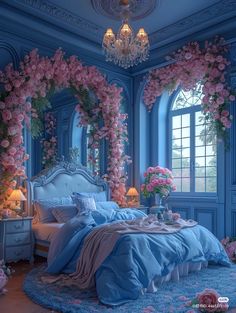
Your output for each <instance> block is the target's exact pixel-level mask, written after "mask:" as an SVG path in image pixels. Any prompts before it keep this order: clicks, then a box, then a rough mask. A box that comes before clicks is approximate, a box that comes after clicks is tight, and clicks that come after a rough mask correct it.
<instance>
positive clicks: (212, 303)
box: [197, 289, 220, 313]
mask: <svg viewBox="0 0 236 313" xmlns="http://www.w3.org/2000/svg"><path fill="white" fill-rule="evenodd" d="M219 297H220V295H219V294H218V293H217V292H216V291H215V290H214V289H205V290H204V291H203V292H201V293H199V294H198V295H197V299H198V302H199V310H200V311H201V312H208V313H211V312H215V311H216V309H217V305H218V298H219Z"/></svg>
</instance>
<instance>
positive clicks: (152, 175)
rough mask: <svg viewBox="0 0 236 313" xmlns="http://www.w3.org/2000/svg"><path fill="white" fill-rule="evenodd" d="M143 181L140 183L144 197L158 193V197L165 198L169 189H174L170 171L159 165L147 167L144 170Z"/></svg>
mask: <svg viewBox="0 0 236 313" xmlns="http://www.w3.org/2000/svg"><path fill="white" fill-rule="evenodd" d="M143 175H144V177H145V181H144V183H143V184H142V185H141V192H142V193H143V195H144V196H145V197H150V196H155V195H156V194H159V196H160V198H164V197H165V198H166V197H168V196H169V194H170V192H171V191H175V190H176V186H175V185H174V183H173V176H172V172H171V171H170V170H169V169H168V168H164V167H161V166H156V167H148V169H147V171H146V172H144V174H143Z"/></svg>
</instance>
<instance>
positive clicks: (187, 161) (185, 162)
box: [182, 158, 190, 167]
mask: <svg viewBox="0 0 236 313" xmlns="http://www.w3.org/2000/svg"><path fill="white" fill-rule="evenodd" d="M182 167H190V158H182Z"/></svg>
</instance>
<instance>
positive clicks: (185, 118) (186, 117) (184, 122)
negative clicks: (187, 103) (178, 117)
mask: <svg viewBox="0 0 236 313" xmlns="http://www.w3.org/2000/svg"><path fill="white" fill-rule="evenodd" d="M188 126H190V114H183V115H182V127H188Z"/></svg>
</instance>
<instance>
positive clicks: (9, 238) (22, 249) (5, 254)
mask: <svg viewBox="0 0 236 313" xmlns="http://www.w3.org/2000/svg"><path fill="white" fill-rule="evenodd" d="M32 219H33V218H32V217H22V218H7V219H0V260H1V259H3V260H4V261H5V262H12V261H13V262H17V261H19V260H29V261H30V262H33V235H32Z"/></svg>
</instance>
